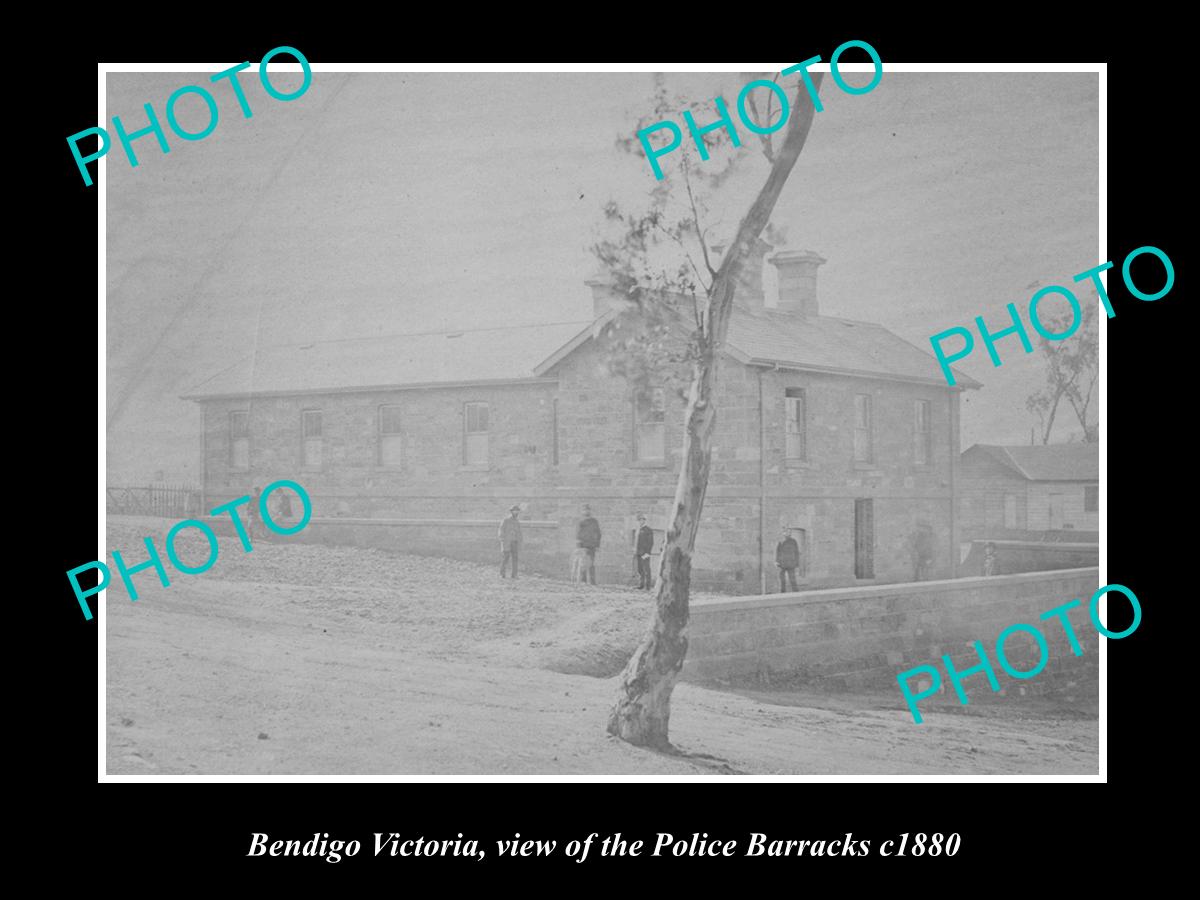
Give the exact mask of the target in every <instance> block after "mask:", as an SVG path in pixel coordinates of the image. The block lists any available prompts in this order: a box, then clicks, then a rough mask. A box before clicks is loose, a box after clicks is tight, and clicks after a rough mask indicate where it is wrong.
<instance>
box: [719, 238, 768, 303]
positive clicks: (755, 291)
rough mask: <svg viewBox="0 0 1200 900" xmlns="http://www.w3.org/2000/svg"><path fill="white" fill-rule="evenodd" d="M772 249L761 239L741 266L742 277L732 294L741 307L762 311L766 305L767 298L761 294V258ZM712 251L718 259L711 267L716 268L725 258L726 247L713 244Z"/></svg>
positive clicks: (756, 242) (755, 243)
mask: <svg viewBox="0 0 1200 900" xmlns="http://www.w3.org/2000/svg"><path fill="white" fill-rule="evenodd" d="M772 249H773V248H772V247H771V245H770V244H768V243H767V242H766V241H764V240H763V239H762V238H758V239H757V240H756V241H755V242H754V247H753V248H751V250H750V255H749V256H748V257H747V258H746V262H745V264H744V265H743V266H742V277H741V278H739V279H738V285H737V290H736V291H735V292H734V299H735V300H736V301H738V302H739V303H741V304H742V306H748V307H750V308H751V309H762V308H763V307H764V306H765V305H766V301H767V298H766V295H765V294H764V293H763V258H764V257H765V256H766V255H767V254H768V253H770V252H771V250H772ZM712 250H713V252H714V253H715V254H716V256H717V257H718V258H717V259H714V260H713V261H712V262H713V266H714V267H717V266H719V265H720V262H721V260H722V259H724V257H725V251H726V247H725V245H724V244H714V245H713V247H712Z"/></svg>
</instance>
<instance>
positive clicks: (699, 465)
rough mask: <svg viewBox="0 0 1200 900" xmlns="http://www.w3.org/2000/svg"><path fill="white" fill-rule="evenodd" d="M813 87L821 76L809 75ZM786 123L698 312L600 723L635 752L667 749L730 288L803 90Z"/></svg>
mask: <svg viewBox="0 0 1200 900" xmlns="http://www.w3.org/2000/svg"><path fill="white" fill-rule="evenodd" d="M813 83H814V84H815V85H816V86H817V87H819V86H820V84H821V73H813ZM792 114H793V118H792V120H791V121H790V122H789V124H788V130H787V136H786V137H785V138H784V142H783V147H782V148H781V149H780V152H779V154H778V156H777V157H776V158H775V160H774V162H773V163H772V165H771V171H770V173H769V174H768V175H767V180H766V182H765V183H764V184H763V186H762V188H761V189H760V190H759V192H758V196H757V197H756V198H755V200H754V202H753V203H752V204H751V206H750V210H749V212H747V213H746V217H745V218H744V219H742V221H741V223H740V224H739V225H738V231H737V236H736V237H735V238H734V241H733V245H732V246H731V247H730V248H729V253H728V254H727V255H726V257H725V259H724V261H723V262H722V263H721V267H720V269H719V270H718V271H717V274H716V277H715V278H714V279H713V284H712V288H711V289H710V290H709V294H708V304H707V307H706V308H705V310H704V318H703V328H702V330H701V331H700V333H699V334H698V336H697V342H698V345H699V346H698V350H699V352H698V353H697V360H696V363H695V364H694V366H693V369H692V386H691V393H690V394H689V396H688V405H687V413H686V419H685V421H686V428H685V430H684V437H683V461H682V465H681V466H680V469H679V480H678V481H677V482H676V485H675V501H674V506H673V507H672V509H671V516H670V521H669V522H668V524H667V536H666V546H665V547H664V548H663V554H662V562H661V563H660V565H659V573H658V594H657V597H656V600H655V611H654V618H653V620H652V621H651V623H650V628H649V630H648V631H647V632H646V635H645V637H643V638H642V642H641V643H640V644H639V645H638V648H637V650H635V651H634V653H633V656H632V657H630V659H629V662H628V663H627V664H626V666H625V670H624V671H623V672H622V673H621V685H620V689H619V691H618V694H617V702H616V705H615V706H613V708H612V711H611V712H610V713H609V718H608V732H609V734H613V735H616V736H617V737H619V738H621V739H622V740H625V741H628V742H629V743H631V744H637V745H639V746H647V747H655V748H659V749H668V748H670V746H671V744H670V741H669V739H668V736H667V734H668V725H669V723H670V718H671V691H672V690H673V689H674V687H675V680H676V679H677V678H678V677H679V671H680V669H682V668H683V660H684V657H685V656H686V655H687V646H688V642H687V622H688V595H689V589H690V586H691V571H692V550H693V548H694V547H695V544H696V532H697V530H698V529H699V527H700V513H701V511H702V510H703V508H704V496H705V494H706V493H707V491H708V472H709V466H710V464H711V462H712V434H713V428H714V426H715V424H716V406H715V398H716V391H717V370H718V365H719V353H720V350H721V348H722V346H723V345H724V343H725V335H726V332H727V331H728V328H729V314H730V311H731V310H732V307H733V295H734V285H735V284H737V281H738V278H739V277H740V275H741V271H742V267H743V265H744V263H745V260H746V259H747V257H748V256H749V255H750V250H751V248H752V247H753V245H754V243H755V241H757V240H758V237H759V235H760V234H762V231H763V229H764V228H765V227H766V226H767V222H769V221H770V218H771V212H772V211H773V210H774V208H775V203H776V201H777V200H778V199H779V194H780V192H781V191H782V190H783V185H784V184H785V183H786V181H787V179H788V175H790V174H791V171H792V168H793V166H795V164H796V160H797V159H798V158H799V156H800V151H801V150H802V149H804V142H805V140H806V139H807V138H808V132H809V130H810V129H811V128H812V121H813V116H814V114H815V109H814V108H813V105H812V101H811V99H810V98H809V97H808V93H807V91H805V90H804V89H803V88H801V89H800V90H798V91H797V93H796V102H795V104H794V106H793V113H792Z"/></svg>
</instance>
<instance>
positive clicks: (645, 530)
mask: <svg viewBox="0 0 1200 900" xmlns="http://www.w3.org/2000/svg"><path fill="white" fill-rule="evenodd" d="M637 521H638V530H637V543H636V545H635V547H634V550H633V553H634V557H635V558H636V561H637V572H638V582H639V583H638V590H641V591H648V590H650V588H652V587H653V586H654V576H652V575H651V574H650V554H651V553H653V552H654V531H653V529H651V528H650V526H649V525H647V524H646V517H645V516H644V515H642V514H641V513H638V517H637Z"/></svg>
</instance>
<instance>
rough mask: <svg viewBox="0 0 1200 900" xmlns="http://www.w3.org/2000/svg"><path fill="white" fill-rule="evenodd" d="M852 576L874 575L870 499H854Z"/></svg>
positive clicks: (873, 517) (871, 503)
mask: <svg viewBox="0 0 1200 900" xmlns="http://www.w3.org/2000/svg"><path fill="white" fill-rule="evenodd" d="M854 577H855V578H874V577H875V506H874V501H872V500H855V501H854Z"/></svg>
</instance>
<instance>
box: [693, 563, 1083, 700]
mask: <svg viewBox="0 0 1200 900" xmlns="http://www.w3.org/2000/svg"><path fill="white" fill-rule="evenodd" d="M1098 587H1100V582H1099V571H1098V570H1097V569H1095V568H1083V569H1066V570H1060V571H1054V572H1030V573H1024V574H1019V575H1001V576H993V577H990V578H982V577H979V578H957V579H951V580H946V581H921V582H913V583H909V584H889V585H877V586H876V585H873V586H870V587H854V588H835V589H831V590H822V591H809V592H805V593H797V594H775V595H768V596H763V597H740V598H730V599H728V600H726V599H705V600H697V601H694V602H693V603H692V605H691V624H690V625H689V627H688V638H689V646H688V655H687V659H686V661H685V663H684V669H683V677H684V678H687V679H689V680H692V681H700V682H704V681H719V682H723V683H743V684H749V683H774V684H778V683H786V684H789V685H794V686H798V687H799V686H813V687H819V688H822V689H832V690H860V689H864V688H882V689H886V690H891V691H895V690H897V686H896V675H898V674H899V673H900V672H903V671H905V670H907V669H911V668H913V667H915V666H918V665H921V664H936V665H937V666H938V668H939V669H942V663H941V656H942V654H948V655H949V656H950V657H951V659H952V660H954V662H955V663H956V664H957V667H958V669H959V670H960V671H961V670H963V669H966V668H968V667H970V666H973V665H976V664H977V663H978V657H977V656H976V654H975V652H974V650H973V649H972V648H971V646H970V645H971V643H972V642H973V641H977V640H978V641H981V642H982V643H983V645H984V647H986V648H987V652H988V657H989V659H990V660H991V661H992V665H993V668H995V670H996V675H997V678H998V679H999V681H1000V684H1001V686H1002V687H1004V688H1006V693H1009V692H1012V693H1017V694H1021V695H1025V694H1029V695H1039V696H1044V695H1054V696H1056V697H1060V698H1062V699H1065V700H1070V701H1074V700H1078V699H1083V698H1085V697H1094V696H1095V695H1096V694H1097V686H1098V673H1099V659H1100V658H1099V648H1098V641H1099V638H1098V635H1097V632H1096V628H1095V626H1094V625H1093V624H1092V623H1091V620H1090V618H1089V617H1088V611H1087V605H1088V601H1089V600H1090V599H1091V596H1092V594H1093V593H1094V592H1095V591H1096V589H1097V588H1098ZM1074 598H1080V599H1081V601H1082V604H1081V606H1079V607H1077V608H1075V609H1074V610H1072V611H1071V613H1070V616H1069V618H1070V621H1071V623H1072V625H1073V626H1074V628H1075V632H1076V634H1077V635H1078V639H1079V643H1080V645H1081V646H1082V647H1083V651H1084V652H1083V656H1074V655H1073V654H1072V652H1071V649H1070V645H1069V642H1068V639H1067V637H1066V633H1065V632H1064V630H1063V628H1062V626H1061V625H1060V624H1059V622H1058V621H1050V622H1039V620H1038V617H1039V616H1040V615H1041V614H1042V613H1044V612H1046V611H1047V610H1050V609H1054V608H1055V607H1058V606H1061V605H1062V604H1064V603H1066V602H1068V601H1070V600H1072V599H1074ZM1016 622H1026V623H1029V624H1034V625H1037V626H1038V627H1039V628H1040V629H1041V631H1042V633H1043V634H1044V635H1045V636H1046V640H1047V643H1048V644H1049V646H1050V661H1049V662H1048V663H1047V664H1046V667H1045V668H1044V669H1043V670H1042V672H1041V673H1040V674H1039V675H1037V676H1036V677H1034V678H1032V679H1029V680H1024V681H1017V680H1015V679H1012V678H1010V677H1009V676H1008V675H1007V674H1006V673H1005V672H1004V671H1003V669H1001V667H1000V664H999V662H997V660H996V656H995V652H994V651H995V641H996V637H997V636H998V635H999V633H1000V632H1001V631H1003V630H1004V629H1005V628H1007V627H1008V626H1009V625H1012V624H1014V623H1016ZM1005 651H1006V655H1007V657H1008V659H1009V660H1010V662H1011V664H1012V665H1013V666H1014V667H1015V668H1017V669H1019V670H1028V669H1031V668H1033V667H1034V665H1035V664H1036V661H1037V658H1036V657H1037V650H1036V645H1035V644H1034V641H1033V639H1032V637H1029V636H1028V635H1017V636H1015V637H1013V638H1011V639H1010V640H1009V642H1008V643H1007V644H1006V646H1005ZM942 677H943V679H944V680H946V682H947V683H946V690H947V691H949V692H950V696H951V697H953V696H954V694H953V688H952V687H950V685H949V683H948V679H946V676H945V674H944V670H943V676H942ZM1015 686H1019V690H1013V688H1014V687H1015ZM966 690H967V692H968V696H969V697H970V698H971V700H972V702H974V701H975V700H976V699H987V698H988V697H991V696H994V695H993V694H992V692H991V690H990V689H989V688H988V685H987V679H986V677H985V676H984V675H983V674H982V673H981V674H979V675H978V676H971V677H970V678H969V680H968V681H967V682H966Z"/></svg>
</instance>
